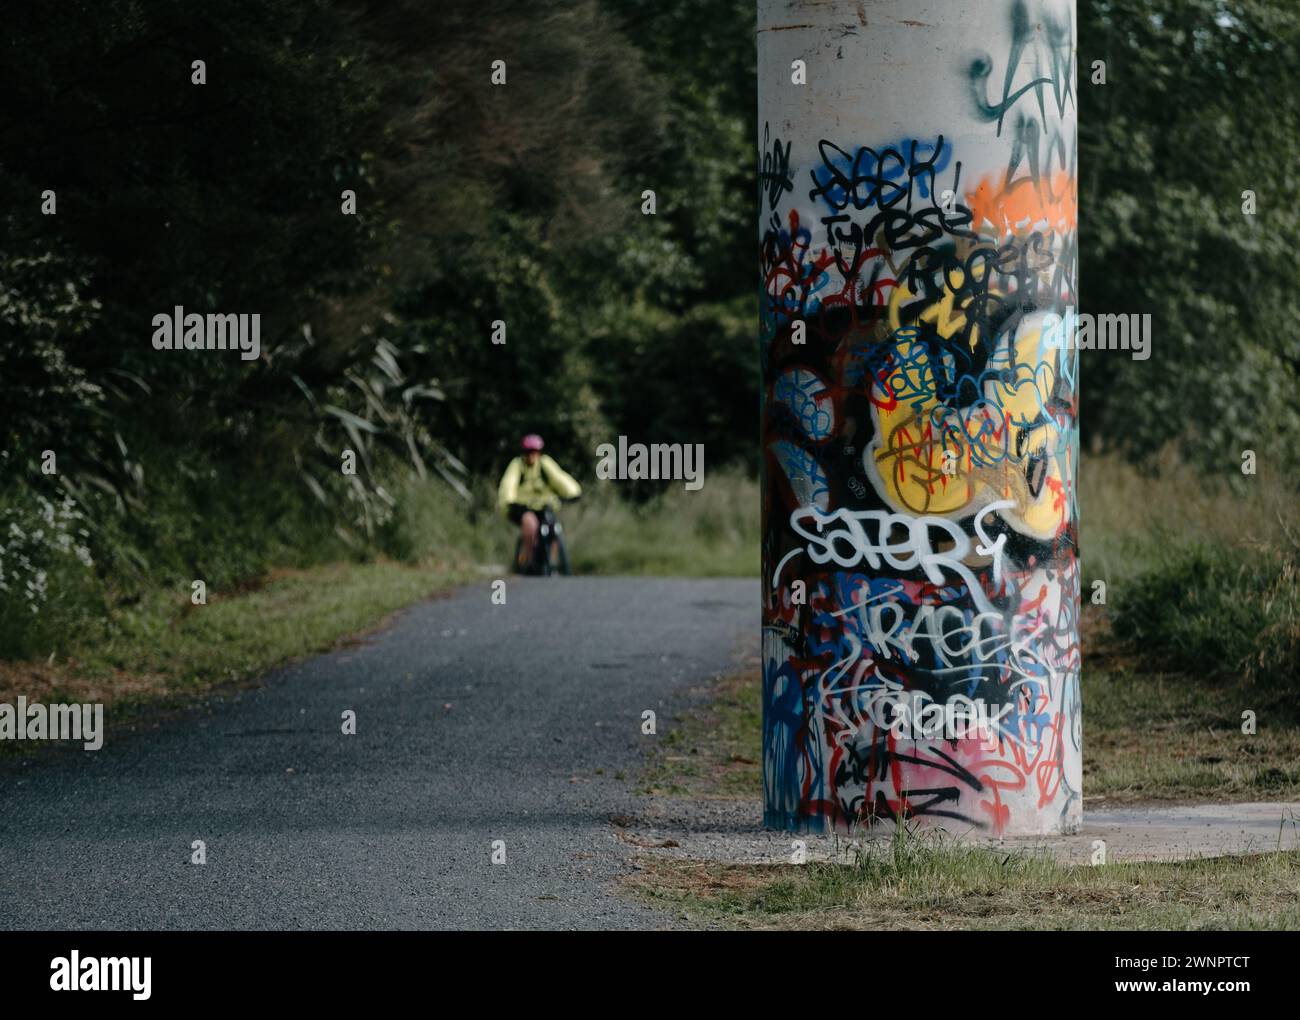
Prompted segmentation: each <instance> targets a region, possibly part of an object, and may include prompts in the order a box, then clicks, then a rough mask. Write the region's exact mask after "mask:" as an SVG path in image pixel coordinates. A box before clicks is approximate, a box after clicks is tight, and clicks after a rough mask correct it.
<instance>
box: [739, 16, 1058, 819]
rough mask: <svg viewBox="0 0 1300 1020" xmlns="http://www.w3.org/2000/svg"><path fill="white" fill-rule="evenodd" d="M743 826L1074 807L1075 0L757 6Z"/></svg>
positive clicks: (1021, 814)
mask: <svg viewBox="0 0 1300 1020" xmlns="http://www.w3.org/2000/svg"><path fill="white" fill-rule="evenodd" d="M758 7H759V16H758V79H759V86H758V88H759V97H758V146H759V187H758V191H759V205H760V210H759V239H760V244H761V259H762V276H763V282H762V287H763V292H762V313H761V315H762V321H761V351H762V358H763V387H764V395H763V412H762V414H763V419H762V420H763V425H762V429H763V433H762V435H763V438H762V441H763V451H764V458H763V459H764V496H763V499H764V504H763V533H764V545H763V565H764V582H763V590H764V604H763V660H764V665H763V697H764V706H763V711H764V716H763V768H764V788H765V793H764V798H765V805H764V808H765V810H764V816H765V819H766V821H767V823H768V824H769V825H772V826H777V827H786V828H792V829H814V830H816V829H824V828H829V827H835V828H852V827H854V826H856V825H860V824H870V823H872V822H874V821H880V820H882V819H892V818H894V817H896V816H899V815H902V816H904V817H906V818H909V819H914V820H915V821H916V822H918V823H924V824H938V825H942V826H943V827H944V828H947V829H950V830H952V831H956V832H961V833H981V834H986V835H995V834H1003V835H1012V834H1036V833H1056V832H1069V831H1074V830H1075V829H1077V828H1078V826H1079V823H1080V818H1081V797H1082V757H1081V747H1080V744H1081V732H1080V704H1079V628H1078V621H1079V589H1080V584H1079V573H1078V563H1077V556H1076V537H1077V532H1076V521H1077V512H1076V498H1075V496H1076V493H1075V484H1076V472H1077V465H1078V433H1077V428H1076V424H1077V419H1076V415H1077V402H1076V393H1075V382H1076V366H1077V352H1076V351H1075V350H1074V349H1073V346H1072V345H1071V344H1069V343H1068V342H1067V343H1062V342H1061V337H1062V336H1064V335H1067V334H1068V326H1066V327H1065V328H1062V327H1061V323H1062V321H1064V322H1066V323H1068V322H1070V321H1072V318H1071V317H1067V313H1068V312H1071V311H1072V310H1073V309H1074V307H1075V306H1077V303H1078V302H1077V297H1076V282H1077V269H1076V266H1077V260H1076V248H1075V237H1076V233H1075V231H1076V198H1077V188H1076V177H1075V154H1076V145H1075V93H1076V86H1075V71H1076V64H1075V35H1074V33H1075V16H1074V3H1073V0H759V4H758Z"/></svg>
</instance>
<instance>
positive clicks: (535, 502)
mask: <svg viewBox="0 0 1300 1020" xmlns="http://www.w3.org/2000/svg"><path fill="white" fill-rule="evenodd" d="M581 494H582V486H581V485H579V484H578V483H577V482H576V481H574V479H573V477H572V476H571V475H568V474H565V472H564V470H563V469H562V468H561V467H560V465H559V464H557V463H555V461H554V460H552V459H551V458H550V457H548V456H547V455H546V454H542V455H541V456H540V457H538V458H537V463H536V464H534V465H533V466H532V467H529V466H528V463H527V462H526V461H525V460H524V458H523V457H516V458H515V459H514V460H512V461H511V462H510V465H509V467H507V468H506V473H505V474H504V475H502V476H501V488H500V489H499V490H498V492H497V506H498V507H499V508H500V509H501V511H502V513H505V512H506V511H507V510H508V509H509V507H510V504H511V503H519V504H521V505H522V506H526V507H528V509H529V510H544V509H545V508H546V507H548V506H549V507H550V508H551V509H555V508H556V507H558V506H559V505H560V500H561V499H577V497H578V496H580V495H581Z"/></svg>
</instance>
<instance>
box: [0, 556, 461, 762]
mask: <svg viewBox="0 0 1300 1020" xmlns="http://www.w3.org/2000/svg"><path fill="white" fill-rule="evenodd" d="M471 576H473V571H471V570H469V569H468V568H464V567H445V566H440V567H427V566H426V567H414V566H409V565H404V564H398V563H392V562H387V561H379V562H372V563H338V564H331V565H328V566H318V567H311V568H306V569H301V570H280V571H273V572H272V573H270V574H269V575H268V576H267V577H266V578H265V579H264V580H262V581H260V582H257V583H256V584H251V585H246V586H245V587H244V588H242V589H240V590H237V591H234V592H230V593H222V592H211V593H209V598H208V604H207V605H203V606H195V605H192V604H191V603H190V599H189V593H188V591H186V592H185V593H183V594H178V593H176V592H164V591H161V590H155V591H153V592H151V593H150V594H148V595H146V596H145V597H143V598H142V599H141V600H140V601H139V602H137V603H135V604H133V605H128V606H122V607H119V608H117V609H115V610H113V611H112V612H111V613H110V614H109V616H108V618H107V619H106V620H104V621H102V626H101V627H97V628H95V629H94V630H93V631H90V632H88V633H87V635H86V637H85V638H84V639H83V640H81V641H74V642H72V643H71V647H70V651H69V653H68V654H67V655H65V656H62V657H59V656H51V657H50V659H48V660H36V661H26V662H0V702H9V703H11V704H12V703H14V700H15V699H16V698H17V697H18V696H19V695H23V696H25V697H26V698H27V699H28V700H29V701H37V700H39V701H44V702H90V703H100V704H103V705H105V707H108V706H110V705H111V706H112V707H113V709H114V716H115V717H117V718H121V717H122V716H128V717H129V716H131V715H133V714H136V713H138V712H139V711H141V710H144V709H146V708H148V707H151V706H158V705H164V704H168V705H170V704H174V703H177V702H183V701H184V700H186V699H187V698H188V697H191V696H194V695H199V694H202V693H204V692H206V691H208V690H210V689H211V688H213V687H214V686H216V685H219V684H225V683H238V682H241V681H245V680H248V679H249V678H251V677H253V676H256V675H257V674H259V673H261V672H263V671H265V670H267V669H270V668H272V667H274V666H278V665H281V664H283V663H285V662H288V661H290V660H293V659H296V658H299V657H301V656H305V655H311V654H314V653H318V652H323V651H327V650H329V649H330V648H332V647H335V646H336V645H337V644H338V643H339V641H340V640H341V639H344V638H348V637H351V636H355V635H357V634H359V633H362V632H364V631H367V630H369V629H371V628H373V627H375V626H376V625H378V624H380V623H381V622H382V621H383V620H384V619H385V617H387V616H388V615H389V614H391V613H392V612H394V611H395V610H397V609H400V608H402V607H403V606H406V605H409V604H410V603H412V602H415V601H418V600H419V599H422V598H426V597H428V596H430V595H432V594H433V593H435V592H436V591H437V590H439V589H440V588H444V587H447V586H449V585H452V584H458V583H462V582H464V581H467V580H469V579H470V578H471ZM22 750H23V747H22V745H19V744H18V743H17V742H14V741H4V742H0V753H5V752H9V753H19V752H21V751H22Z"/></svg>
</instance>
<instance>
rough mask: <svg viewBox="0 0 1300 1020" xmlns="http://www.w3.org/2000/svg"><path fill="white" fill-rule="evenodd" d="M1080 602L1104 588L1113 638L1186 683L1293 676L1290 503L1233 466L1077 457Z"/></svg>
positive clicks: (1296, 585) (1295, 513)
mask: <svg viewBox="0 0 1300 1020" xmlns="http://www.w3.org/2000/svg"><path fill="white" fill-rule="evenodd" d="M1080 497H1081V509H1080V518H1081V526H1080V532H1081V540H1080V544H1081V551H1082V563H1083V577H1084V593H1085V603H1088V601H1089V600H1088V595H1089V592H1090V588H1091V584H1092V582H1093V581H1094V580H1097V579H1101V580H1105V581H1106V582H1107V608H1108V610H1109V613H1108V615H1109V619H1110V622H1111V623H1112V625H1113V629H1114V634H1115V636H1116V637H1118V638H1119V639H1120V640H1121V641H1123V642H1125V643H1126V644H1127V646H1128V648H1129V650H1130V651H1131V652H1132V653H1133V654H1134V655H1135V656H1136V657H1137V658H1138V660H1139V662H1140V663H1141V664H1142V666H1143V667H1144V668H1146V669H1148V670H1153V671H1160V672H1176V673H1184V674H1186V675H1187V676H1189V677H1191V678H1192V679H1193V680H1215V679H1226V678H1240V679H1243V680H1246V681H1248V682H1249V681H1260V682H1263V683H1266V684H1270V685H1272V686H1275V687H1277V686H1290V687H1294V686H1295V685H1296V683H1297V680H1298V679H1300V541H1298V539H1300V494H1298V492H1297V488H1296V485H1295V483H1294V482H1293V481H1291V480H1288V479H1286V478H1283V477H1281V476H1280V475H1278V474H1276V473H1273V472H1270V471H1269V469H1268V465H1267V464H1264V465H1261V473H1260V474H1259V475H1256V476H1243V475H1242V474H1241V472H1240V468H1239V466H1238V465H1236V464H1228V465H1225V467H1224V471H1223V472H1222V473H1221V474H1217V475H1205V474H1201V473H1198V472H1195V471H1193V470H1191V469H1190V468H1188V467H1186V466H1184V465H1182V464H1180V463H1179V462H1178V461H1177V460H1176V459H1173V458H1172V457H1169V456H1166V457H1164V458H1162V459H1160V460H1158V461H1157V462H1156V463H1155V464H1153V465H1152V466H1151V467H1149V468H1139V467H1136V466H1133V465H1130V464H1127V463H1125V462H1123V461H1120V460H1118V459H1117V458H1113V457H1093V458H1089V459H1085V468H1084V472H1083V478H1082V482H1081V485H1080Z"/></svg>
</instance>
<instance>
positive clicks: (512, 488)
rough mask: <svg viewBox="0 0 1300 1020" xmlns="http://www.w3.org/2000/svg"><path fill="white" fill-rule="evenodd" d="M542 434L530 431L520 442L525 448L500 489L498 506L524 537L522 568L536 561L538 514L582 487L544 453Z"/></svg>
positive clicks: (555, 505)
mask: <svg viewBox="0 0 1300 1020" xmlns="http://www.w3.org/2000/svg"><path fill="white" fill-rule="evenodd" d="M544 445H545V444H544V443H543V442H542V437H541V436H539V435H537V434H536V433H532V432H530V433H529V434H528V435H526V436H524V438H523V439H522V440H521V441H520V443H519V446H520V449H521V450H522V451H523V452H522V453H521V454H520V455H519V456H518V457H516V458H515V459H514V460H512V461H511V462H510V464H509V465H508V466H507V467H506V473H505V474H504V475H503V476H502V477H501V487H500V489H499V490H498V491H497V506H499V507H500V508H501V511H502V512H503V513H504V514H505V515H506V517H507V518H508V519H509V521H510V523H511V524H517V525H518V526H519V533H520V535H521V537H522V539H523V541H522V543H521V544H520V548H519V562H518V563H517V564H516V565H515V566H516V567H517V568H518V569H519V570H520V571H523V570H526V569H527V568H528V567H529V565H530V564H531V563H532V562H533V548H534V546H535V545H536V544H537V529H538V521H537V514H538V513H539V512H540V511H543V510H546V509H547V508H548V507H549V508H550V509H551V510H554V509H556V508H557V507H558V506H559V505H560V501H561V500H566V499H577V498H578V497H579V496H580V495H582V486H581V485H579V484H578V483H577V482H576V481H574V479H573V477H572V476H571V475H568V474H565V472H564V470H563V469H562V468H561V467H560V465H559V464H557V463H555V461H554V459H552V458H551V457H548V456H547V455H546V454H544V453H542V447H543V446H544Z"/></svg>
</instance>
